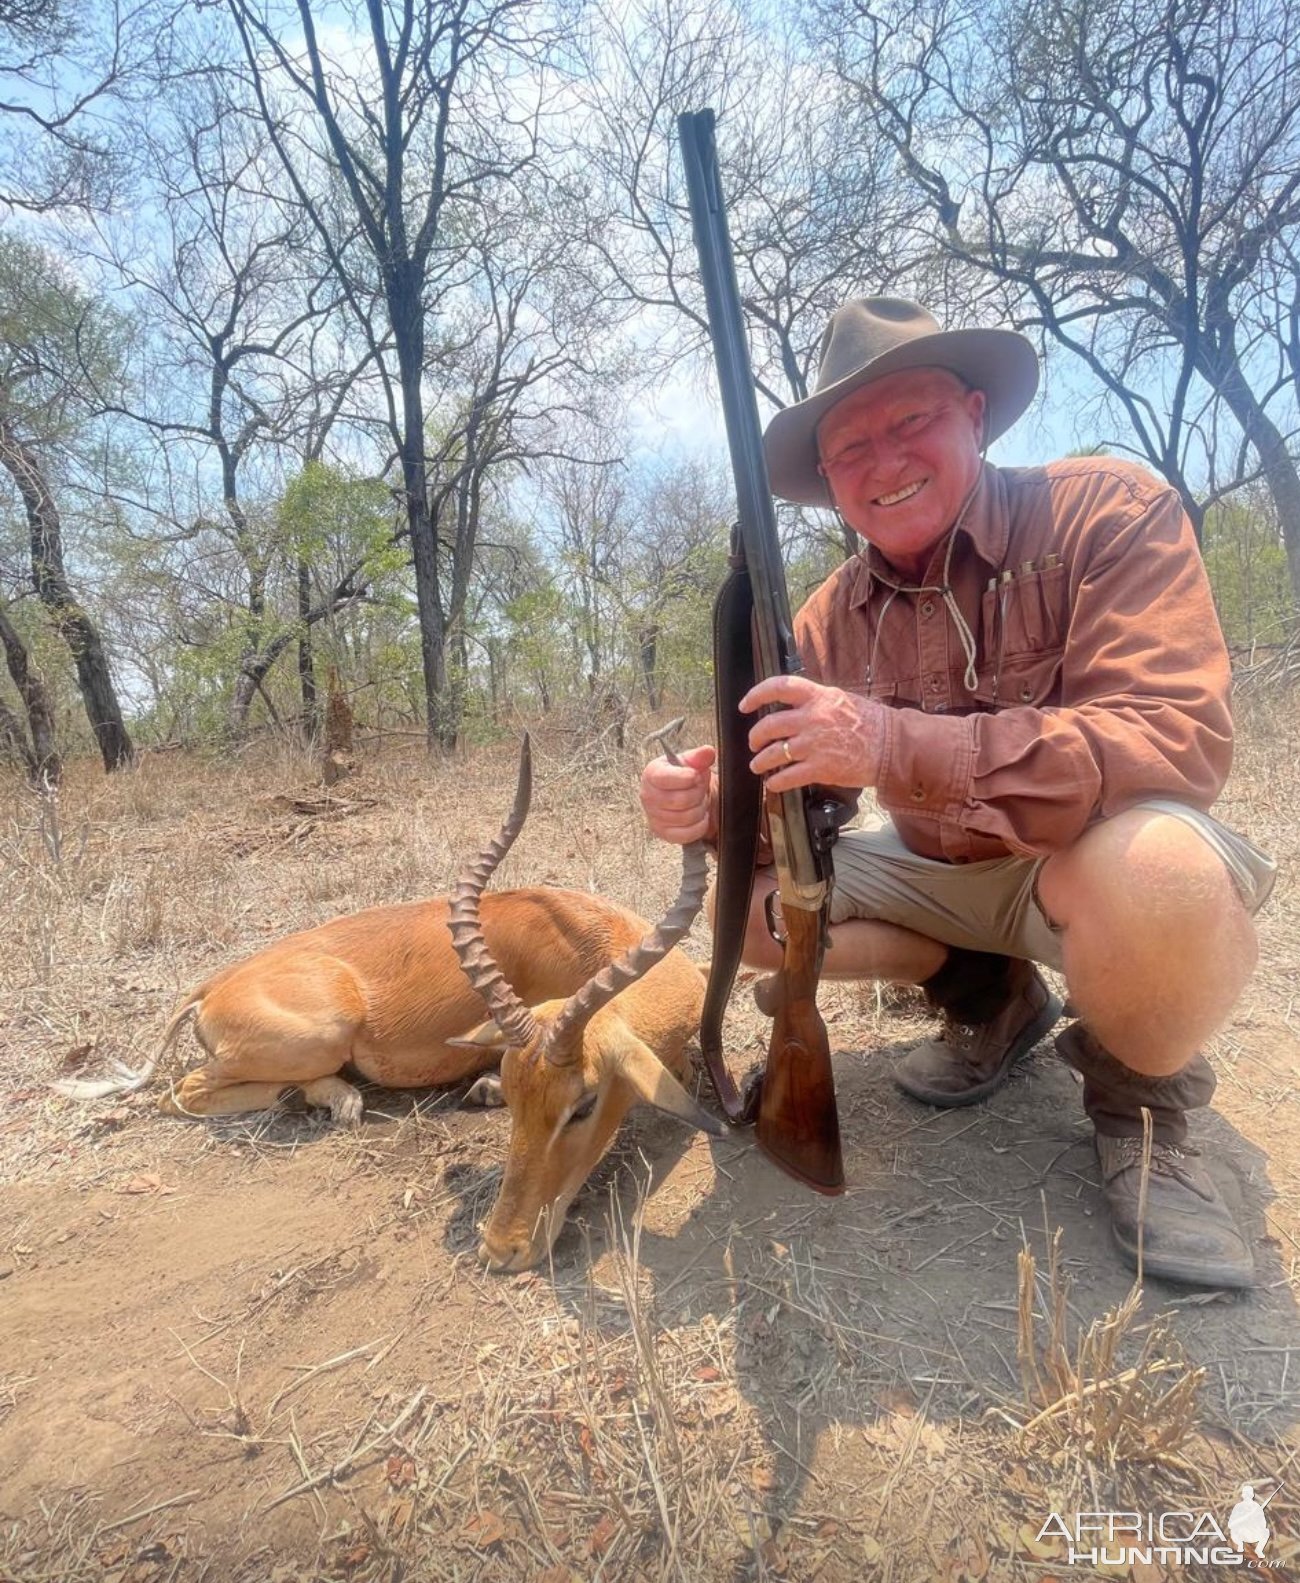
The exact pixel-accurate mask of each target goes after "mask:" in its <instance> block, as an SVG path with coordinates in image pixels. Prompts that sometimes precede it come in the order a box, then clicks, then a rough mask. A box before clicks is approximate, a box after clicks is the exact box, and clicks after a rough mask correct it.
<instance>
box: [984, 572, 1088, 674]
mask: <svg viewBox="0 0 1300 1583" xmlns="http://www.w3.org/2000/svg"><path fill="white" fill-rule="evenodd" d="M1067 594H1068V590H1067V588H1066V581H1065V567H1064V566H1063V565H1062V566H1045V567H1043V568H1041V569H1040V570H1038V571H1034V572H1022V573H1021V574H1020V575H1019V576H1018V577H1015V576H1013V577H1011V578H1010V579H1009V580H1008V581H1006V582H999V583H997V584H996V585H995V586H994V587H992V588H988V589H985V591H984V602H983V611H982V619H983V623H984V647H985V650H986V652H987V653H988V654H989V655H991V656H996V655H998V654H999V653H1000V654H1001V655H1002V658H1003V660H1007V659H1009V658H1012V657H1013V656H1016V655H1020V654H1041V653H1044V652H1050V651H1053V650H1057V649H1059V648H1060V647H1061V645H1062V644H1063V643H1064V642H1065V634H1066V629H1067V628H1068V626H1069V613H1068V611H1067V608H1066V604H1067Z"/></svg>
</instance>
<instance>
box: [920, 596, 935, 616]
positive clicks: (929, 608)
mask: <svg viewBox="0 0 1300 1583" xmlns="http://www.w3.org/2000/svg"><path fill="white" fill-rule="evenodd" d="M921 614H922V615H923V616H932V615H933V614H934V600H933V599H927V600H926V601H925V603H924V604H923V605H922V606H921Z"/></svg>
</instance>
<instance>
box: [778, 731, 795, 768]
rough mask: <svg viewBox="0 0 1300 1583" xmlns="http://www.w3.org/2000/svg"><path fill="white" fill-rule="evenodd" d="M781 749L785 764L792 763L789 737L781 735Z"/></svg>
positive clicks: (792, 755) (792, 756)
mask: <svg viewBox="0 0 1300 1583" xmlns="http://www.w3.org/2000/svg"><path fill="white" fill-rule="evenodd" d="M781 751H782V753H784V754H785V761H786V763H787V764H793V763H794V754H793V753H791V751H790V738H789V737H783V738H782V740H781Z"/></svg>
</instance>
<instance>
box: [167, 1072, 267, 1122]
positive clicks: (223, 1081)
mask: <svg viewBox="0 0 1300 1583" xmlns="http://www.w3.org/2000/svg"><path fill="white" fill-rule="evenodd" d="M296 1086H297V1085H296V1084H294V1083H285V1082H280V1083H240V1082H231V1080H230V1078H229V1077H227V1076H225V1075H224V1073H223V1072H222V1069H221V1067H220V1066H219V1065H218V1064H217V1063H215V1062H214V1063H213V1064H212V1065H211V1066H200V1067H199V1068H197V1070H195V1071H193V1072H188V1073H186V1075H185V1076H184V1077H183V1078H182V1079H181V1080H180V1082H179V1083H174V1084H173V1085H172V1086H171V1087H170V1088H169V1089H167V1090H166V1091H165V1092H164V1093H163V1095H162V1098H161V1099H160V1100H159V1101H158V1106H159V1109H160V1110H162V1111H163V1112H164V1113H165V1114H166V1115H168V1116H240V1115H243V1114H244V1113H245V1112H246V1111H250V1110H270V1109H272V1108H273V1107H274V1106H275V1105H276V1104H278V1103H279V1100H280V1098H281V1096H282V1095H284V1094H287V1093H288V1092H289V1090H290V1089H291V1088H295V1087H296Z"/></svg>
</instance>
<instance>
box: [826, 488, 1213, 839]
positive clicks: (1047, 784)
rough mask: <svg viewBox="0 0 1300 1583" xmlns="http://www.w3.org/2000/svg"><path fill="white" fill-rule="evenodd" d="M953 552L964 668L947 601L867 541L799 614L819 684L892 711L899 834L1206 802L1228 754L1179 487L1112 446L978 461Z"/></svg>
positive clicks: (1206, 606) (891, 788)
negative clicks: (1084, 453)
mask: <svg viewBox="0 0 1300 1583" xmlns="http://www.w3.org/2000/svg"><path fill="white" fill-rule="evenodd" d="M947 548H948V541H947V540H945V541H944V542H942V543H941V544H939V545H938V546H937V548H936V550H935V552H934V555H933V557H932V559H931V563H930V566H929V568H928V570H927V575H926V577H925V578H924V579H923V581H924V582H925V583H926V584H932V585H941V584H942V580H943V568H944V562H945V552H946V550H947ZM948 564H949V586H950V587H951V589H952V594H953V598H954V599H955V601H956V604H957V608H958V610H959V611H960V612H961V614H962V616H963V617H964V619H965V622H966V624H967V626H968V627H969V630H970V633H971V636H972V638H973V640H974V647H975V654H974V663H973V666H972V667H970V668H968V663H967V660H968V656H967V654H966V653H965V652H964V649H963V644H962V641H961V635H960V632H959V629H958V626H957V623H956V621H955V620H954V618H953V616H952V615H951V614H950V613H949V610H948V608H947V606H946V604H945V601H944V599H943V598H942V596H941V594H940V593H939V592H937V591H935V592H922V593H910V592H903V591H896V590H895V589H893V588H891V586H890V583H901V582H902V581H903V579H901V578H899V577H898V576H897V575H896V574H895V573H894V572H893V570H892V568H891V567H889V566H888V565H887V563H885V562H883V561H882V560H881V557H880V556H879V555H878V554H877V553H875V552H874V551H871V550H870V549H869V548H868V549H864V552H863V554H862V555H859V556H857V557H855V558H854V559H853V560H852V561H848V562H846V563H845V564H844V565H843V566H842V567H840V568H839V570H838V571H836V572H835V573H833V574H832V576H831V577H829V578H828V579H827V580H826V582H825V583H823V584H822V586H821V587H820V588H819V589H818V590H817V591H816V593H814V594H813V596H812V597H811V598H810V599H809V600H808V602H807V603H806V604H805V605H804V607H803V608H802V610H801V611H800V612H799V615H798V617H797V619H796V621H795V629H796V634H797V637H798V642H799V651H800V654H801V655H802V657H803V662H804V666H805V669H806V672H807V674H808V675H809V676H810V677H811V678H812V679H813V680H814V681H821V682H827V683H832V684H834V685H835V686H838V687H842V688H844V689H845V690H846V691H850V692H857V693H862V694H864V695H865V696H867V697H870V698H875V699H878V700H879V701H880V702H881V703H883V704H885V705H887V706H888V712H887V714H886V717H885V723H886V733H885V743H884V752H883V757H882V761H881V770H880V775H879V779H878V783H877V786H876V796H877V798H878V799H879V801H880V804H881V806H882V807H883V808H885V809H886V810H887V811H888V812H889V813H890V814H891V816H892V817H893V820H894V824H895V826H896V828H897V830H898V833H899V835H900V837H901V838H902V840H903V841H904V842H905V843H906V844H907V846H908V847H910V848H911V849H912V850H913V851H915V852H918V853H920V854H921V855H923V856H927V857H934V858H941V859H946V860H947V861H949V862H969V861H972V860H974V859H979V858H990V857H1004V856H1006V855H1007V853H1015V854H1019V855H1022V856H1042V855H1045V854H1047V853H1050V852H1055V851H1058V850H1059V849H1060V848H1062V847H1065V846H1068V845H1069V844H1070V843H1071V842H1073V841H1074V840H1076V839H1077V837H1078V836H1079V835H1080V834H1081V833H1082V831H1083V830H1084V829H1085V828H1086V827H1087V825H1088V824H1090V823H1091V822H1092V821H1094V820H1096V819H1099V818H1103V817H1107V816H1109V815H1112V814H1116V813H1119V812H1121V811H1122V810H1123V809H1125V808H1127V807H1130V806H1131V805H1132V804H1133V803H1135V802H1138V801H1139V800H1140V799H1142V798H1145V797H1173V798H1177V799H1179V800H1180V801H1184V802H1188V803H1191V804H1194V805H1195V806H1196V807H1198V808H1202V809H1208V808H1209V806H1210V804H1211V803H1212V802H1213V801H1214V799H1215V798H1216V797H1217V796H1218V794H1219V792H1220V791H1221V790H1222V787H1223V783H1224V781H1225V780H1226V778H1227V774H1228V768H1229V765H1230V763H1231V760H1232V722H1231V717H1230V714H1229V709H1228V691H1229V681H1230V673H1229V665H1228V655H1227V650H1226V648H1225V646H1224V642H1223V636H1222V633H1221V632H1220V630H1219V623H1218V619H1217V617H1216V616H1215V612H1214V605H1213V602H1212V601H1211V598H1210V588H1209V583H1208V581H1207V580H1206V576H1205V569H1204V566H1203V565H1202V562H1201V557H1200V554H1199V552H1198V550H1197V548H1196V542H1195V539H1194V537H1193V535H1192V530H1191V524H1190V523H1189V522H1188V520H1187V517H1186V514H1185V513H1184V512H1183V510H1182V506H1181V503H1180V501H1179V498H1178V495H1177V493H1176V492H1175V491H1174V490H1173V489H1171V488H1169V487H1168V486H1167V485H1165V484H1163V483H1160V482H1159V481H1157V480H1156V479H1155V478H1154V477H1153V476H1152V475H1151V474H1149V473H1147V472H1146V471H1145V470H1144V469H1142V468H1140V467H1137V466H1135V465H1134V464H1132V463H1129V462H1123V461H1118V460H1115V459H1112V458H1110V457H1088V458H1081V459H1078V460H1071V461H1063V462H1052V463H1049V464H1048V465H1047V466H1045V467H1034V468H997V467H992V466H988V465H986V466H985V468H984V471H983V474H982V477H981V479H980V481H979V483H978V484H977V486H976V493H975V496H974V498H973V499H972V501H971V504H970V506H969V508H968V510H967V512H966V514H965V517H964V519H963V521H962V523H961V525H960V526H959V527H958V528H957V530H956V533H955V537H954V540H953V543H952V554H951V559H950V561H949V563H948ZM1004 573H1009V574H1010V576H1004V575H1003V574H1004ZM882 579H888V582H886V581H884V580H882ZM972 679H973V681H974V684H975V685H974V687H973V688H972V687H969V686H968V685H967V684H968V682H969V681H971V680H972Z"/></svg>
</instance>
